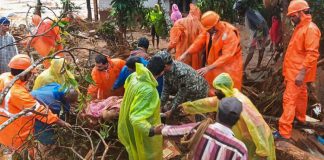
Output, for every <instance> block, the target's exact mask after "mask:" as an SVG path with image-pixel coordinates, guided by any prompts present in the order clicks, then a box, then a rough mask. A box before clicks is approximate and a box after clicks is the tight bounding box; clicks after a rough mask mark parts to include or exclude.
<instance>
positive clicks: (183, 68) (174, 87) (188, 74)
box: [154, 51, 208, 112]
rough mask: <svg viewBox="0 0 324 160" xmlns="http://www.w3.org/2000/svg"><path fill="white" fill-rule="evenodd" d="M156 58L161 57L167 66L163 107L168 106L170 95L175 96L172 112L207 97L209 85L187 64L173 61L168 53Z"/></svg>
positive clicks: (165, 52)
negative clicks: (180, 106) (187, 102)
mask: <svg viewBox="0 0 324 160" xmlns="http://www.w3.org/2000/svg"><path fill="white" fill-rule="evenodd" d="M154 56H159V57H161V58H162V59H163V63H164V65H165V69H164V84H163V89H162V95H161V106H162V107H164V105H166V103H167V101H168V100H169V96H170V95H174V96H175V97H174V99H173V101H172V103H171V109H172V112H173V111H175V110H176V109H177V107H178V105H179V104H181V103H183V102H186V101H193V100H197V99H201V98H205V97H207V94H208V83H207V82H206V80H205V79H204V77H202V76H201V75H199V74H198V73H197V72H196V71H195V70H194V69H193V68H191V67H190V66H188V65H187V64H185V63H182V62H178V61H173V59H172V57H171V55H170V53H169V52H167V51H160V52H158V53H157V54H155V55H154ZM164 109H169V108H164Z"/></svg>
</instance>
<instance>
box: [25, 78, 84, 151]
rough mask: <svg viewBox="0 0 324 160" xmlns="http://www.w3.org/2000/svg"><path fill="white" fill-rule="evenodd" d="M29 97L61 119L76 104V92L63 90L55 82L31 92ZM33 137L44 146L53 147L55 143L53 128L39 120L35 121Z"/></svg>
mask: <svg viewBox="0 0 324 160" xmlns="http://www.w3.org/2000/svg"><path fill="white" fill-rule="evenodd" d="M31 95H32V96H33V97H34V98H35V99H36V100H37V101H38V102H41V103H44V104H45V105H46V106H48V107H49V109H50V110H51V111H52V113H54V114H56V115H57V116H59V117H60V118H62V119H64V118H65V117H66V115H68V113H69V112H70V108H71V105H72V104H74V103H76V102H78V91H77V90H75V89H73V88H64V87H63V86H62V85H60V84H58V83H55V82H54V83H50V84H47V85H45V86H43V87H41V88H39V89H37V90H33V91H32V92H31ZM35 135H37V136H36V139H37V140H38V141H39V142H40V143H42V144H44V145H53V144H54V143H55V141H56V140H55V137H54V135H55V132H54V129H53V127H52V126H50V125H48V124H46V123H43V122H41V121H39V120H35Z"/></svg>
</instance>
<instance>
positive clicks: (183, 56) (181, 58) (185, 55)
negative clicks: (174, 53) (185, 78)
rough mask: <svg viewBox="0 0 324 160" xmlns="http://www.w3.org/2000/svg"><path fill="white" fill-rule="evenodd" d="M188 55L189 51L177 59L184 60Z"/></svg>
mask: <svg viewBox="0 0 324 160" xmlns="http://www.w3.org/2000/svg"><path fill="white" fill-rule="evenodd" d="M186 57H187V53H183V54H182V55H181V56H180V57H179V58H178V59H177V60H178V61H180V62H183V61H184V60H185V59H186Z"/></svg>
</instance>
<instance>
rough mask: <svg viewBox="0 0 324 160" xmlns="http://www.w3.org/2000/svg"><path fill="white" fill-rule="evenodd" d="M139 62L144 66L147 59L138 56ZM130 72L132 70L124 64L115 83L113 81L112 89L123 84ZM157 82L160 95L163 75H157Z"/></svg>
mask: <svg viewBox="0 0 324 160" xmlns="http://www.w3.org/2000/svg"><path fill="white" fill-rule="evenodd" d="M140 63H142V64H143V65H144V66H147V64H148V61H147V60H145V59H144V58H143V57H140ZM132 73H133V71H131V70H129V69H128V67H127V66H124V67H123V68H122V70H121V71H120V73H119V76H118V78H117V80H116V81H115V83H114V86H113V89H117V88H119V87H122V86H124V84H125V81H126V79H127V77H128V76H129V75H131V74H132ZM157 82H158V84H159V85H158V87H157V90H158V92H159V95H161V93H162V88H163V76H161V77H159V78H158V79H157Z"/></svg>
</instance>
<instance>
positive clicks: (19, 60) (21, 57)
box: [8, 54, 32, 70]
mask: <svg viewBox="0 0 324 160" xmlns="http://www.w3.org/2000/svg"><path fill="white" fill-rule="evenodd" d="M31 64H32V63H31V59H30V58H29V56H28V55H26V54H17V55H15V56H14V57H12V58H11V60H10V62H9V64H8V67H9V68H13V69H21V70H25V69H27V68H28V67H29V66H31Z"/></svg>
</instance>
